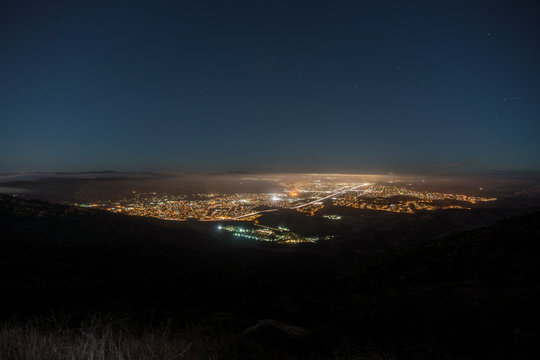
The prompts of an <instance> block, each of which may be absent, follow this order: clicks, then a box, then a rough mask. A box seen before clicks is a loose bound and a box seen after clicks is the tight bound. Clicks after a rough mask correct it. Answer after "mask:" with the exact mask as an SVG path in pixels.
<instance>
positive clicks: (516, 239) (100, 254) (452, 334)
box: [0, 196, 540, 359]
mask: <svg viewBox="0 0 540 360" xmlns="http://www.w3.org/2000/svg"><path fill="white" fill-rule="evenodd" d="M539 239H540V213H533V214H529V215H524V216H519V217H514V218H510V219H508V220H505V221H501V222H499V223H497V224H496V225H493V226H489V227H485V228H482V229H477V230H472V231H468V232H465V233H460V234H458V235H452V236H446V237H442V238H437V239H431V240H428V241H421V242H418V243H416V244H413V245H410V246H407V247H404V248H395V249H393V250H388V251H386V252H383V253H381V252H378V253H371V254H369V253H364V254H362V255H359V254H358V253H357V252H353V253H350V252H347V251H346V250H344V249H343V248H340V247H336V248H335V249H332V250H329V247H328V246H327V244H325V245H323V246H320V245H310V246H296V247H290V246H273V245H264V244H263V245H260V244H255V243H249V242H248V243H245V242H236V241H234V240H232V239H230V238H227V237H217V236H216V235H215V233H212V232H211V231H207V230H206V228H205V227H201V226H199V225H198V224H196V223H180V224H179V223H174V222H164V221H158V220H151V219H145V218H136V217H127V216H121V215H115V214H110V213H104V212H100V211H88V210H84V209H78V208H72V207H66V206H61V205H53V204H48V203H44V202H39V201H26V200H22V199H17V198H12V197H8V196H1V198H0V282H1V284H2V304H3V306H2V309H1V315H2V318H3V319H7V318H11V317H12V316H13V315H14V314H18V316H22V317H25V316H28V315H30V316H34V315H44V314H49V313H51V312H53V313H58V312H68V313H70V314H72V315H73V316H74V318H77V317H84V314H89V313H96V312H106V313H113V314H115V313H116V314H126V313H127V314H135V315H133V321H138V320H137V319H138V318H145V317H146V318H145V319H146V320H147V319H148V316H149V315H148V314H152V317H156V318H161V319H165V318H169V319H172V321H173V323H174V322H182V323H184V324H185V323H186V322H187V323H190V322H191V323H201V322H202V323H205V324H210V325H209V326H214V327H220V328H225V329H226V331H227V332H229V333H230V334H233V336H238V335H239V334H240V333H241V331H242V329H244V328H245V327H247V326H250V325H253V324H254V323H255V322H256V321H257V320H259V319H265V318H272V319H277V320H279V321H283V322H285V323H289V324H294V325H300V326H303V327H306V328H307V329H308V330H309V331H310V333H311V334H312V336H313V338H314V339H315V340H316V341H315V342H314V344H312V346H310V350H305V349H304V350H305V351H304V353H302V354H303V355H302V354H300V355H298V357H303V356H305V357H310V356H311V358H329V357H334V356H336V358H342V359H343V358H346V359H349V358H350V359H354V358H362V357H361V356H362V355H361V354H363V353H364V352H365V349H381V351H383V352H384V353H386V354H390V357H393V356H395V357H397V358H404V359H408V358H422V359H434V358H448V357H450V358H492V359H493V358H495V359H497V358H498V359H508V358H532V357H534V355H538V354H539V349H538V344H539V342H540V331H539V328H540V327H539V323H540V316H539V311H538V304H539V303H540V285H539V284H540V282H539V281H538V275H539V274H540V244H539ZM358 241H361V239H360V240H358ZM146 320H144V321H146ZM336 354H337V355H336ZM338 355H339V356H338Z"/></svg>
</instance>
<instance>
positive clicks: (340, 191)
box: [200, 184, 371, 221]
mask: <svg viewBox="0 0 540 360" xmlns="http://www.w3.org/2000/svg"><path fill="white" fill-rule="evenodd" d="M368 185H371V184H362V185H358V186H353V187H350V188H346V189H342V190H339V191H336V192H335V193H332V194H330V195H327V196H324V197H322V198H319V199H316V200H313V201H310V202H308V203H305V204H302V205H297V206H293V207H291V208H275V209H268V210H261V211H255V212H252V213H249V214H245V215H240V216H236V217H232V218H223V219H205V220H200V221H226V220H239V219H243V218H247V217H250V216H253V215H258V214H262V213H267V212H273V211H278V210H280V209H300V208H303V207H304V206H309V205H313V204H315V203H318V202H320V201H324V200H326V199H329V198H331V197H334V196H337V195H341V194H344V193H346V192H349V191H354V190H357V189H359V188H361V187H363V186H368Z"/></svg>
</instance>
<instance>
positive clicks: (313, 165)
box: [0, 0, 540, 172]
mask: <svg viewBox="0 0 540 360" xmlns="http://www.w3.org/2000/svg"><path fill="white" fill-rule="evenodd" d="M539 23H540V4H539V3H538V2H537V1H531V2H524V1H506V2H499V1H379V0H377V1H328V2H318V1H305V2H296V1H242V2H234V1H208V2H204V1H112V0H111V1H104V2H102V3H100V2H98V1H33V2H29V1H22V0H16V1H5V0H4V1H2V2H1V3H0V171H4V172H8V171H31V170H43V171H57V170H62V171H82V170H101V169H115V170H179V171H183V170H186V171H225V170H245V171H372V172H373V171H381V172H388V171H394V172H414V171H446V170H448V171H483V170H490V169H506V170H540V141H539V139H540V121H539V114H540V26H539V25H538V24H539Z"/></svg>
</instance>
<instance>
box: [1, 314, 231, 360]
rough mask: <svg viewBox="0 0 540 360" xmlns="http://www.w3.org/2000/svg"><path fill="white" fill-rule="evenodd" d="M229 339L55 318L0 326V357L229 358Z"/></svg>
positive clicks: (161, 328)
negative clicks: (74, 323)
mask: <svg viewBox="0 0 540 360" xmlns="http://www.w3.org/2000/svg"><path fill="white" fill-rule="evenodd" d="M234 343H235V342H234V341H233V339H231V338H230V337H228V336H225V335H215V334H211V333H209V331H207V330H206V329H204V328H202V327H199V328H197V327H191V328H186V329H184V330H182V331H176V332H172V331H171V330H170V328H169V327H168V326H166V325H164V326H159V327H148V328H142V329H141V328H137V327H133V326H129V325H127V324H126V323H118V322H115V321H104V319H100V318H94V319H92V320H91V321H88V322H86V323H85V324H84V325H82V326H80V327H76V328H73V327H69V326H66V325H65V324H64V323H62V322H58V321H57V320H56V319H53V320H52V321H51V320H39V321H27V322H25V323H23V324H21V323H18V322H8V323H4V324H2V326H1V327H0V358H1V359H3V360H15V359H25V360H27V359H28V360H30V359H31V360H34V359H35V360H53V359H54V360H142V359H145V360H152V359H160V360H162V359H169V360H173V359H174V360H176V359H234V358H235V356H233V354H234V348H233V345H232V344H234Z"/></svg>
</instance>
